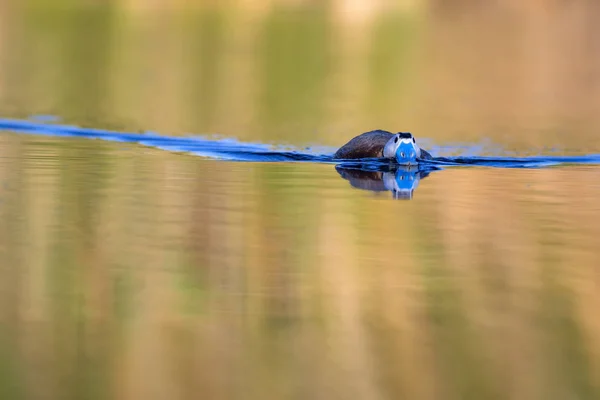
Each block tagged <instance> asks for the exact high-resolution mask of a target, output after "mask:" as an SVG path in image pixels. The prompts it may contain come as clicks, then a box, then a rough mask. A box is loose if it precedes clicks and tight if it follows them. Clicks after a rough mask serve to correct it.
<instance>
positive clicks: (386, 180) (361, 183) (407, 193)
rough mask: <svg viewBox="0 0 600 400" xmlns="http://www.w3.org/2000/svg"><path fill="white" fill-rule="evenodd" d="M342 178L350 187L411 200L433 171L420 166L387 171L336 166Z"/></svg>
mask: <svg viewBox="0 0 600 400" xmlns="http://www.w3.org/2000/svg"><path fill="white" fill-rule="evenodd" d="M335 169H336V171H337V172H338V173H339V174H340V176H341V177H342V178H344V179H346V180H347V181H349V182H350V185H351V186H353V187H355V188H357V189H362V190H368V191H371V192H386V191H390V192H392V198H394V199H397V200H411V199H412V198H413V194H414V191H415V189H416V188H417V186H419V181H420V180H421V179H424V178H426V177H427V176H429V174H430V173H431V172H432V171H433V170H431V169H429V170H426V169H422V168H419V167H418V166H406V167H405V166H395V167H392V166H390V167H387V168H385V170H381V169H380V170H377V171H373V170H366V169H363V168H361V167H360V166H345V165H342V164H338V165H336V166H335Z"/></svg>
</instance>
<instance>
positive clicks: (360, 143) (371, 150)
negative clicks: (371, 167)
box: [333, 129, 394, 159]
mask: <svg viewBox="0 0 600 400" xmlns="http://www.w3.org/2000/svg"><path fill="white" fill-rule="evenodd" d="M393 136H394V134H393V133H391V132H388V131H383V130H379V129H378V130H375V131H371V132H365V133H363V134H362V135H358V136H356V137H355V138H352V140H350V141H349V142H348V143H346V144H345V145H343V146H342V147H340V148H339V149H338V151H336V152H335V154H334V155H333V158H344V159H354V158H380V157H383V148H384V147H385V144H386V143H387V142H388V140H390V138H391V137H393Z"/></svg>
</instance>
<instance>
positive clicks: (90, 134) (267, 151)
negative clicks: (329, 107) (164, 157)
mask: <svg viewBox="0 0 600 400" xmlns="http://www.w3.org/2000/svg"><path fill="white" fill-rule="evenodd" d="M0 130H3V131H12V132H17V133H24V134H33V135H45V136H58V137H81V138H88V139H101V140H108V141H112V142H121V143H139V144H142V145H145V146H149V147H155V148H159V149H162V150H168V151H181V152H187V153H192V154H195V155H199V156H203V157H209V158H213V159H220V160H227V161H246V162H247V161H254V162H286V161H287V162H317V163H336V164H345V163H352V164H353V165H356V164H357V163H358V164H360V165H362V166H363V168H366V169H372V170H378V169H382V168H387V167H389V161H387V160H381V159H364V160H334V159H333V158H332V156H331V154H314V153H312V154H311V153H306V152H300V151H294V150H291V151H287V150H286V151H282V150H277V149H274V148H273V147H272V146H270V145H267V144H258V143H242V142H238V141H235V140H232V139H222V140H215V139H207V138H201V137H172V136H161V135H156V134H153V133H149V132H147V133H131V132H116V131H110V130H104V129H91V128H81V127H77V126H72V125H59V124H49V123H36V122H32V121H24V120H14V119H2V118H0ZM433 153H435V149H433ZM423 164H424V166H425V167H426V168H433V169H443V168H444V167H455V166H480V167H495V168H544V167H549V166H556V165H566V164H577V165H583V164H600V154H589V155H582V156H531V157H483V156H469V157H461V156H458V157H436V158H434V160H430V161H426V162H424V163H423Z"/></svg>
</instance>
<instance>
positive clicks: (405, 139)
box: [383, 132, 421, 165]
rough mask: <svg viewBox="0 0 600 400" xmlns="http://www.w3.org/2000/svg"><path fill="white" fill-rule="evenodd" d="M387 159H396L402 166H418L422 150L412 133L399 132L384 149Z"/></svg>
mask: <svg viewBox="0 0 600 400" xmlns="http://www.w3.org/2000/svg"><path fill="white" fill-rule="evenodd" d="M383 156H384V157H385V158H395V159H396V161H398V164H401V165H416V164H417V159H418V158H419V157H421V148H420V147H419V146H418V145H417V141H416V140H415V138H414V136H413V135H412V133H410V132H398V133H396V134H395V135H394V136H393V137H392V138H390V140H389V141H388V142H387V143H386V145H385V147H384V148H383Z"/></svg>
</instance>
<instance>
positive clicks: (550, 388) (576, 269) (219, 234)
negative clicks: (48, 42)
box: [0, 135, 600, 399]
mask: <svg viewBox="0 0 600 400" xmlns="http://www.w3.org/2000/svg"><path fill="white" fill-rule="evenodd" d="M2 148H3V149H4V151H3V153H4V154H3V158H2V160H3V161H2V163H1V164H0V171H1V176H2V183H3V189H2V194H1V199H2V209H1V212H2V216H1V219H0V221H2V230H1V232H3V233H2V243H3V251H2V253H1V257H2V262H1V263H0V265H2V276H3V279H2V286H1V287H0V294H1V296H2V300H1V301H0V304H1V314H0V318H1V320H0V321H2V327H3V328H2V332H3V335H2V338H1V342H0V343H1V344H2V347H1V349H2V352H3V356H2V357H1V360H2V361H1V371H2V377H3V379H2V382H1V385H2V388H3V391H4V394H5V395H3V398H57V399H58V398H61V399H64V398H111V399H112V398H114V399H137V398H144V399H146V398H150V399H152V398H157V399H158V398H181V399H184V398H185V399H187V398H197V396H198V395H199V394H200V393H201V394H202V396H203V397H206V398H219V399H220V398H243V399H246V398H291V397H302V398H357V399H358V398H403V397H408V398H461V399H462V398H511V399H514V398H527V399H531V398H553V397H560V398H562V397H563V395H562V394H561V395H558V394H559V393H564V394H565V395H569V396H577V397H579V398H590V399H591V398H595V396H597V395H598V384H599V382H598V380H597V377H598V376H599V374H598V372H599V369H598V368H599V365H598V361H599V360H600V358H599V353H598V351H599V350H600V347H599V346H600V342H599V341H598V338H599V337H600V336H599V333H600V331H599V330H600V325H599V324H598V322H597V318H596V313H595V307H594V305H595V304H597V303H598V295H597V290H596V286H597V279H598V277H597V254H598V250H597V243H596V240H595V238H596V237H598V235H599V234H600V231H599V230H600V228H599V227H598V224H596V222H595V221H596V220H595V218H596V215H597V213H598V202H597V199H598V198H599V196H600V186H599V185H598V184H597V176H598V171H597V170H596V169H595V168H587V167H586V168H560V169H554V170H500V169H485V168H482V169H476V168H472V169H456V170H447V171H442V172H436V173H433V174H432V175H430V176H429V177H428V178H427V179H425V180H423V181H422V182H421V185H420V186H419V189H418V195H417V196H415V197H414V198H413V200H411V201H408V202H397V201H390V199H389V198H388V196H381V195H376V194H373V193H369V192H365V191H360V190H357V189H354V188H351V187H350V186H349V185H348V184H347V182H346V181H344V180H343V179H340V177H339V176H338V174H337V172H336V171H335V169H334V168H333V167H332V166H331V165H294V164H292V165H278V164H260V163H256V164H247V163H227V162H219V161H207V160H202V159H199V158H197V157H194V156H187V155H177V154H169V153H168V152H162V151H159V150H150V149H146V148H143V147H141V146H127V147H125V148H123V147H122V146H120V145H119V144H111V143H104V142H99V141H93V140H83V139H59V138H57V139H50V138H45V139H34V138H31V137H22V136H17V135H9V136H6V135H5V136H3V140H2ZM557 187H560V188H559V189H557ZM6 396H8V397H6Z"/></svg>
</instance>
